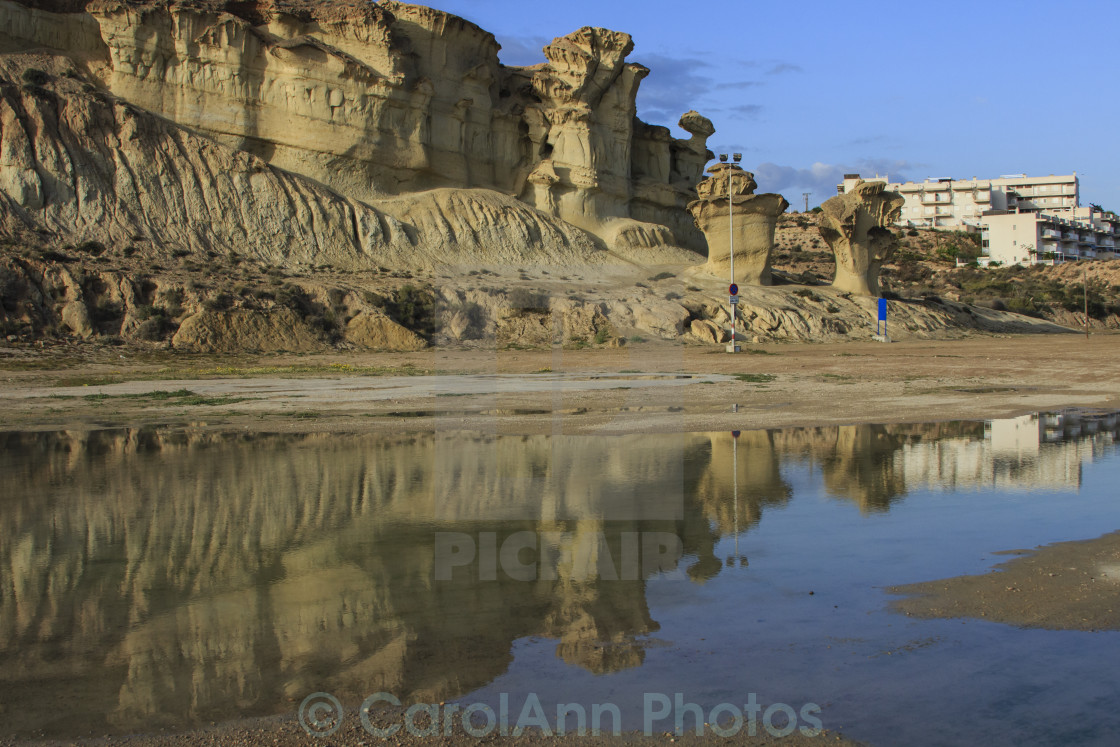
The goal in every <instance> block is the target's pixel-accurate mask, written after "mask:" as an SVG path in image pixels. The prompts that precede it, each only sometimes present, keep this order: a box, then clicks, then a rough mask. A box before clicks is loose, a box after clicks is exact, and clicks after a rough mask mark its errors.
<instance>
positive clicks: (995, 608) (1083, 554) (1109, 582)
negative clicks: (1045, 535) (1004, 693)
mask: <svg viewBox="0 0 1120 747" xmlns="http://www.w3.org/2000/svg"><path fill="white" fill-rule="evenodd" d="M1007 554H1013V555H1018V556H1020V557H1016V558H1014V559H1013V560H1009V561H1007V562H1006V563H1001V564H1000V565H998V566H996V567H995V568H994V569H992V571H990V572H989V573H984V574H980V575H978V576H958V577H957V578H950V579H945V580H941V581H930V582H927V583H921V584H908V585H906V586H896V587H893V588H891V589H890V592H891V593H893V594H906V595H909V596H907V598H905V599H900V600H899V601H897V602H895V603H894V605H893V606H894V608H895V609H896V610H898V611H899V612H903V613H905V614H907V615H914V616H916V617H924V618H936V617H941V618H956V617H971V618H976V619H982V620H988V621H991V622H1001V623H1007V624H1010V625H1018V626H1022V627H1028V628H1045V629H1047V630H1091V631H1095V630H1120V532H1114V533H1112V534H1106V535H1105V536H1103V537H1100V538H1098V539H1094V540H1086V541H1082V542H1060V543H1058V544H1054V545H1048V546H1046V547H1044V548H1042V549H1040V550H1037V551H1029V550H1015V551H1010V552H1009V553H1007Z"/></svg>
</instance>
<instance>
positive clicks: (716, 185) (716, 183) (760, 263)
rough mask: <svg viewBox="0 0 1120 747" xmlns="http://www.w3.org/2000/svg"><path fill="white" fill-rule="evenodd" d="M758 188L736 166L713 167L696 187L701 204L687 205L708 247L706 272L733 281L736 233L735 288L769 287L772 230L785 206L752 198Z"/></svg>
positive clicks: (767, 197)
mask: <svg viewBox="0 0 1120 747" xmlns="http://www.w3.org/2000/svg"><path fill="white" fill-rule="evenodd" d="M756 186H758V185H757V184H755V181H754V174H752V173H750V172H749V171H743V169H741V168H740V167H739V166H738V165H737V164H729V163H720V164H716V165H715V166H713V167H712V168H711V169H709V171H708V178H707V179H705V180H703V181H702V182H700V183H699V184H697V185H696V193H697V195H698V196H699V198H700V199H698V200H695V201H693V202H691V203H689V205H688V210H689V212H690V213H692V217H693V218H694V219H695V220H696V225H697V227H699V229H700V230H701V231H703V232H704V238H705V239H707V241H708V264H707V265H706V266H705V269H706V270H707V271H708V272H709V273H711V274H712V275H716V276H718V277H726V278H728V279H730V278H731V254H730V251H729V249H730V247H731V244H732V242H731V238H732V231H734V246H735V282H736V283H740V284H743V285H770V252H771V251H772V250H773V249H774V227H775V226H776V225H777V223H778V216H779V215H781V214H782V213H784V212H785V210H786V208H787V207H789V203H788V202H786V200H785V198H784V197H782V196H781V195H777V194H761V195H756V194H754V190H755V187H756ZM729 210H730V211H731V217H730V219H729V218H728V211H729Z"/></svg>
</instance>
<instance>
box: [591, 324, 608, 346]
mask: <svg viewBox="0 0 1120 747" xmlns="http://www.w3.org/2000/svg"><path fill="white" fill-rule="evenodd" d="M609 339H611V331H610V330H609V329H607V328H606V327H602V328H600V329H598V330H596V331H595V344H596V345H602V344H603V343H605V342H606V341H607V340H609Z"/></svg>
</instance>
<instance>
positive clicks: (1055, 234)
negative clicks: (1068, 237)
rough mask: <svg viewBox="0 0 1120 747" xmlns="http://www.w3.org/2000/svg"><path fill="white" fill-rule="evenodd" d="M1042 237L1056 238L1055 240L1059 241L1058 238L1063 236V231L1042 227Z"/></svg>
mask: <svg viewBox="0 0 1120 747" xmlns="http://www.w3.org/2000/svg"><path fill="white" fill-rule="evenodd" d="M1042 238H1044V239H1054V240H1055V241H1057V240H1058V239H1061V238H1062V232H1061V231H1055V230H1054V229H1053V228H1044V229H1042Z"/></svg>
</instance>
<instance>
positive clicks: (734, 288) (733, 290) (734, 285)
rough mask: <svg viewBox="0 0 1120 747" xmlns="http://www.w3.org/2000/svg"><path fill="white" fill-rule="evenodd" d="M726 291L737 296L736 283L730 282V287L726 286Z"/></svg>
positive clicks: (737, 288)
mask: <svg viewBox="0 0 1120 747" xmlns="http://www.w3.org/2000/svg"><path fill="white" fill-rule="evenodd" d="M728 291H730V293H731V295H733V296H737V295H739V286H738V285H736V284H735V283H732V284H731V287H730V288H728Z"/></svg>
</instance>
